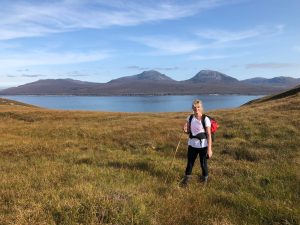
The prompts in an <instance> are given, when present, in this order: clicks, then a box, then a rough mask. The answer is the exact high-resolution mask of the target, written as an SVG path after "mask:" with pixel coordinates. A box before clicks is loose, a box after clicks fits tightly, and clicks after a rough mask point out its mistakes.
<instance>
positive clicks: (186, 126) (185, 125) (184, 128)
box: [183, 123, 189, 134]
mask: <svg viewBox="0 0 300 225" xmlns="http://www.w3.org/2000/svg"><path fill="white" fill-rule="evenodd" d="M183 131H184V133H186V134H187V133H189V131H188V123H185V124H184V126H183Z"/></svg>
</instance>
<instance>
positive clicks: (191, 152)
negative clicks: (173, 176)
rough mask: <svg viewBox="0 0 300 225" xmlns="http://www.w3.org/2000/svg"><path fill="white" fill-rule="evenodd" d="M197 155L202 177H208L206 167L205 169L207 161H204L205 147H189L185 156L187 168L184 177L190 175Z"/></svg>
mask: <svg viewBox="0 0 300 225" xmlns="http://www.w3.org/2000/svg"><path fill="white" fill-rule="evenodd" d="M198 154H199V156H200V166H201V169H202V176H204V177H207V176H208V167H207V159H206V155H207V147H206V148H193V147H191V146H189V148H188V154H187V157H188V162H187V166H186V170H185V175H191V174H192V170H193V166H194V163H195V160H196V158H197V156H198Z"/></svg>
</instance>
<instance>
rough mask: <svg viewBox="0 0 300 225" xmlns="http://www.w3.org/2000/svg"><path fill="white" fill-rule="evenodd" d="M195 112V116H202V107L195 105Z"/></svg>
mask: <svg viewBox="0 0 300 225" xmlns="http://www.w3.org/2000/svg"><path fill="white" fill-rule="evenodd" d="M193 111H194V114H196V115H200V114H201V111H202V109H201V107H200V105H194V106H193Z"/></svg>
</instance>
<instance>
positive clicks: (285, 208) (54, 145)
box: [0, 92, 300, 225]
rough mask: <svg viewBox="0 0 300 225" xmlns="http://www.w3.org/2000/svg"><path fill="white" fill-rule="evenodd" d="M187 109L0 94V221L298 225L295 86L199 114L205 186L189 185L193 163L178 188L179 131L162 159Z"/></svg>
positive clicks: (182, 155)
mask: <svg viewBox="0 0 300 225" xmlns="http://www.w3.org/2000/svg"><path fill="white" fill-rule="evenodd" d="M189 114H190V112H185V113H183V112H182V113H141V114H138V113H108V112H83V111H57V110H46V109H41V108H37V107H31V106H28V105H22V104H20V105H19V104H18V103H17V102H10V101H5V100H3V99H0V133H1V135H0V175H1V180H0V224H20V225H21V224H137V225H142V224H155V225H159V224H170V225H171V224H172V225H173V224H182V225H188V224H204V225H205V224H213V225H223V224H224V225H230V224H251V225H252V224H285V225H288V224H300V201H299V200H300V175H299V169H300V167H299V165H300V154H299V143H300V130H299V127H300V121H299V118H300V94H299V92H297V93H295V94H293V95H287V96H284V97H283V98H277V99H275V100H270V101H265V102H263V103H256V104H250V105H247V106H244V107H240V108H237V109H232V110H218V111H212V112H209V114H210V115H211V116H213V117H215V118H216V119H217V121H218V122H219V124H220V128H219V130H218V133H217V134H216V140H215V142H214V144H213V151H214V155H213V158H212V159H210V160H209V169H210V182H209V183H208V185H206V186H203V185H202V184H201V183H198V182H197V175H198V174H199V172H200V166H199V161H197V162H196V164H195V167H194V170H193V175H194V177H193V179H192V181H191V184H190V186H189V187H188V188H180V187H179V186H178V183H179V181H180V179H181V177H182V175H183V173H184V169H185V165H186V142H187V136H186V135H185V136H184V138H182V142H181V144H180V146H179V149H178V152H177V155H176V159H175V161H174V163H173V164H172V166H171V163H172V159H173V154H174V150H175V148H176V146H177V144H178V141H179V137H180V135H181V127H182V125H183V123H184V121H185V119H186V117H187V116H188V115H189ZM167 174H169V176H168V177H169V179H168V180H167V181H166V176H167Z"/></svg>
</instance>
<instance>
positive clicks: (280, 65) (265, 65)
mask: <svg viewBox="0 0 300 225" xmlns="http://www.w3.org/2000/svg"><path fill="white" fill-rule="evenodd" d="M297 66H299V65H297V64H292V63H252V64H247V65H246V68H247V69H280V68H290V67H297Z"/></svg>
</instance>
